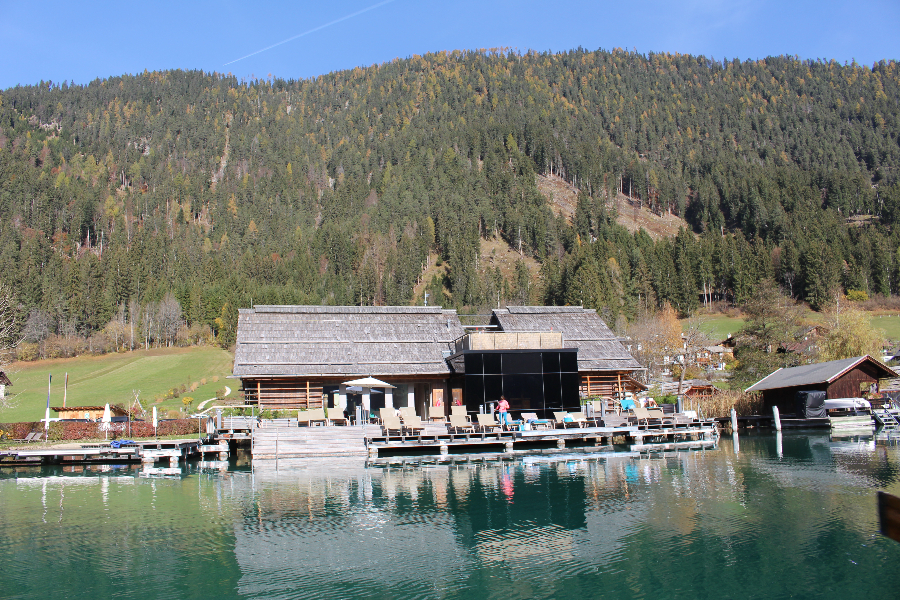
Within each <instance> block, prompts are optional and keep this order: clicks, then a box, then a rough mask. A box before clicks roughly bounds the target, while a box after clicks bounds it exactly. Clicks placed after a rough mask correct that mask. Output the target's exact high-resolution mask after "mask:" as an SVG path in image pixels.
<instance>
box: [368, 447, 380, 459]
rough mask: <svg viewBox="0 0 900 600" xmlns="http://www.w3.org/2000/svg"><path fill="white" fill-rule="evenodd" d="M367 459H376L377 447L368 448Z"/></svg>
mask: <svg viewBox="0 0 900 600" xmlns="http://www.w3.org/2000/svg"><path fill="white" fill-rule="evenodd" d="M369 458H378V446H374V445H370V446H369Z"/></svg>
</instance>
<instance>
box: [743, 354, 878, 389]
mask: <svg viewBox="0 0 900 600" xmlns="http://www.w3.org/2000/svg"><path fill="white" fill-rule="evenodd" d="M866 359H868V360H870V361H871V362H872V363H874V364H876V365H878V366H879V367H881V368H882V369H884V371H885V373H884V377H891V373H893V371H891V370H890V369H888V368H887V367H885V366H884V365H882V364H881V363H880V362H878V361H877V360H875V359H873V358H871V357H869V356H857V357H854V358H844V359H841V360H830V361H828V362H823V363H816V364H813V365H802V366H799V367H791V368H789V369H779V370H777V371H775V372H774V373H771V374H769V375H768V376H766V377H764V378H763V379H761V380H759V381H757V382H756V383H754V384H753V385H751V386H750V387H748V388H747V389H746V390H745V391H747V392H761V391H763V390H773V389H777V388H787V387H798V386H804V385H818V384H823V383H831V382H832V381H834V380H835V379H837V378H838V377H840V376H841V375H843V374H844V373H846V372H847V371H849V370H850V369H852V368H854V367H856V366H857V365H858V364H860V363H862V362H863V361H865V360H866Z"/></svg>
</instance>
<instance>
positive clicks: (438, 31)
mask: <svg viewBox="0 0 900 600" xmlns="http://www.w3.org/2000/svg"><path fill="white" fill-rule="evenodd" d="M378 3H379V0H332V1H331V2H306V1H298V2H285V1H281V2H265V1H263V0H260V1H258V2H249V1H247V0H242V1H233V0H216V1H215V2H208V1H206V0H180V1H178V2H172V1H170V0H156V1H146V2H129V1H118V2H108V1H105V0H102V1H90V0H89V1H88V2H73V1H72V0H67V1H65V2H61V1H57V0H46V1H44V2H39V3H31V2H22V1H21V0H12V1H11V0H0V89H5V88H7V87H10V86H14V85H16V84H34V83H37V82H39V81H41V80H52V81H55V82H61V81H63V80H69V81H73V80H74V81H75V82H76V83H87V82H89V81H91V80H93V79H95V78H98V77H109V76H114V75H121V74H124V73H139V72H142V71H144V70H145V69H147V70H151V71H152V70H160V69H173V68H182V69H202V70H204V71H218V72H223V73H227V72H229V71H230V72H232V73H234V74H235V75H237V76H239V77H247V78H249V77H250V76H251V75H255V76H256V77H266V76H268V75H269V74H270V73H271V74H273V75H275V76H277V77H283V78H286V79H288V78H294V79H298V78H304V77H311V76H315V75H319V74H322V73H328V72H331V71H335V70H339V69H346V68H352V67H354V66H357V65H371V64H375V63H381V62H384V61H389V60H391V59H393V58H395V57H401V58H404V57H407V56H411V55H413V54H424V53H426V52H430V51H438V50H454V49H474V48H491V47H501V46H506V47H513V48H518V49H520V50H523V51H524V50H528V49H535V50H552V51H562V50H568V49H572V48H576V47H578V46H581V47H583V48H586V49H589V50H596V49H597V48H604V49H611V48H614V47H622V48H628V49H632V48H636V49H637V50H638V52H641V53H646V52H650V51H653V52H680V53H688V54H703V55H705V56H707V57H715V58H717V59H722V58H740V59H747V58H753V59H755V58H763V57H766V56H770V55H778V54H789V55H795V54H796V55H799V56H800V57H801V58H803V59H806V58H812V59H816V58H826V59H835V60H838V61H839V62H841V63H843V62H845V61H850V60H852V59H854V58H855V59H856V61H857V62H858V63H861V64H868V65H871V64H872V63H873V62H875V61H877V60H880V59H891V58H893V59H900V0H817V1H814V0H779V1H774V0H734V1H729V0H681V1H676V2H673V1H672V0H665V1H663V0H632V1H631V2H628V1H627V0H626V1H622V0H616V1H608V0H597V1H594V2H587V1H580V0H556V1H553V0H550V1H547V0H543V1H540V2H538V1H533V0H516V1H512V0H458V1H452V0H451V1H448V0H445V1H443V2H437V1H434V0H388V2H387V3H384V4H382V5H380V6H377V7H375V8H371V7H373V5H376V4H378ZM366 8H371V10H368V11H366V12H363V13H361V14H357V15H356V16H350V15H353V14H354V13H357V12H358V11H361V10H364V9H366ZM345 17H349V18H345ZM342 18H343V20H340V19H342ZM335 21H337V22H335ZM329 23H330V25H329ZM323 25H324V27H322V26H323ZM316 28H319V29H318V30H316V31H312V32H311V33H307V34H306V35H303V36H301V37H298V38H296V39H294V40H292V41H289V42H286V43H283V44H281V45H278V46H276V47H273V48H271V49H268V50H265V51H263V52H258V53H257V54H254V55H253V56H250V57H248V58H243V59H242V60H237V62H233V63H232V64H229V65H227V66H226V65H225V63H228V62H230V61H234V60H236V59H239V58H241V57H244V56H247V55H249V54H251V53H254V52H257V51H259V50H262V49H263V48H266V47H268V46H271V45H273V44H277V43H278V42H281V41H283V40H286V39H288V38H291V37H293V36H297V35H298V34H302V33H304V32H309V31H310V30H314V29H316Z"/></svg>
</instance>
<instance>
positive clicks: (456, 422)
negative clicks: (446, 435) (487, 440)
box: [447, 415, 475, 433]
mask: <svg viewBox="0 0 900 600" xmlns="http://www.w3.org/2000/svg"><path fill="white" fill-rule="evenodd" d="M447 429H449V430H450V432H451V433H469V432H472V433H475V426H474V425H472V424H471V423H470V422H469V420H468V419H466V417H465V415H450V424H449V425H448V426H447Z"/></svg>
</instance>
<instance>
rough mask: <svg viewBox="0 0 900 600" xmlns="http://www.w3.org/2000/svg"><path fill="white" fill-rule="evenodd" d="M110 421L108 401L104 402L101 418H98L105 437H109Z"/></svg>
mask: <svg viewBox="0 0 900 600" xmlns="http://www.w3.org/2000/svg"><path fill="white" fill-rule="evenodd" d="M110 423H112V414H111V413H110V412H109V402H107V403H106V408H104V409H103V418H102V419H100V429H102V430H103V431H104V432H105V434H106V438H107V439H109V424H110Z"/></svg>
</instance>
